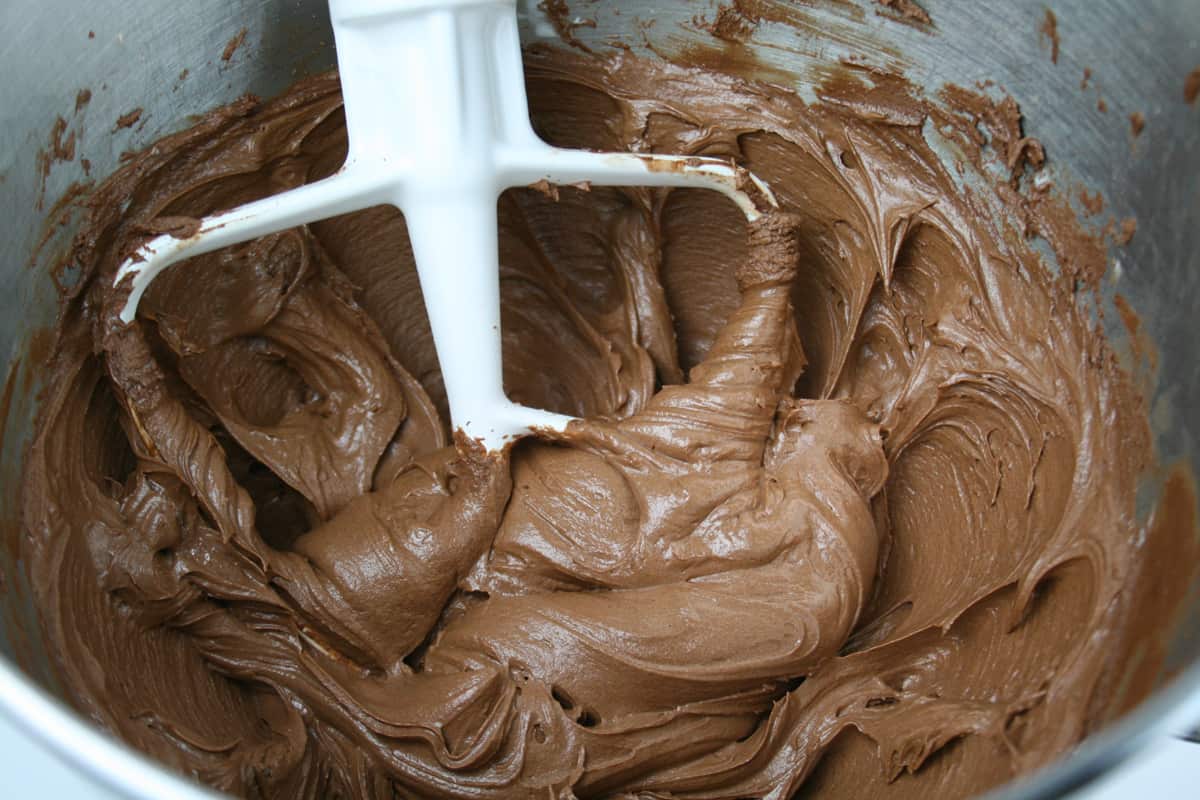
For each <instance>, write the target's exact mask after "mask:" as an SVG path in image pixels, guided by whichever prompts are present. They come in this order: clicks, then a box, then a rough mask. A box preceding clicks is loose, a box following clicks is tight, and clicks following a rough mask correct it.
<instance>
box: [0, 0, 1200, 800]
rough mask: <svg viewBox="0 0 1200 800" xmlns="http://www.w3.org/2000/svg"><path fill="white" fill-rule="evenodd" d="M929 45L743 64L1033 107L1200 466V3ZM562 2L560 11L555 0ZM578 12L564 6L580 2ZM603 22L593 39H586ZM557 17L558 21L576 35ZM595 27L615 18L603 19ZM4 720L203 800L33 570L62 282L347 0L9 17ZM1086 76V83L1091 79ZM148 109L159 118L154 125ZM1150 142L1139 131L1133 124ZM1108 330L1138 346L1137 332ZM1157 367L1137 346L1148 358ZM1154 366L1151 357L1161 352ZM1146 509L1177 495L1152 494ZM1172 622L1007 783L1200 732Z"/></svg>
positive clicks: (302, 64)
mask: <svg viewBox="0 0 1200 800" xmlns="http://www.w3.org/2000/svg"><path fill="white" fill-rule="evenodd" d="M922 4H923V6H924V7H925V8H926V9H927V10H928V11H929V13H930V15H931V16H932V18H933V21H934V27H933V28H932V29H930V28H929V27H927V26H923V25H920V24H913V23H906V22H903V21H900V20H899V19H898V18H897V16H896V15H895V13H894V12H889V11H885V10H883V9H882V8H881V7H880V6H878V5H875V4H873V3H871V2H869V1H868V0H860V1H859V2H846V1H845V0H842V1H841V2H834V0H828V1H827V2H809V3H795V4H793V5H794V6H795V8H793V9H792V11H793V13H792V16H793V17H794V18H795V19H794V20H793V24H788V25H782V24H780V25H772V24H766V25H763V26H762V27H761V28H760V29H759V30H758V31H757V32H756V35H755V38H754V40H753V42H752V43H751V44H750V45H748V46H746V47H744V48H740V49H739V50H738V57H737V62H738V63H737V64H734V66H736V67H738V68H739V69H743V70H748V71H750V72H755V71H757V72H759V73H761V74H763V75H764V76H767V77H769V78H770V79H772V80H774V81H781V80H783V81H787V82H790V83H792V84H793V85H794V86H795V87H796V88H797V89H798V90H799V91H800V92H801V93H802V94H805V93H807V91H808V89H807V87H808V86H810V85H811V83H812V82H813V80H815V79H816V78H818V77H819V76H820V75H821V74H822V72H821V70H822V67H823V66H826V65H828V64H829V63H831V62H834V61H837V60H838V59H840V58H843V57H855V58H861V59H863V60H865V61H866V63H871V64H878V65H880V66H884V67H887V68H889V69H896V68H899V69H902V70H903V71H904V73H905V74H906V75H907V77H908V78H909V79H910V80H912V81H913V82H914V83H916V84H918V85H920V86H923V87H925V88H926V89H928V90H936V89H937V88H938V87H940V86H941V85H942V84H943V83H945V82H948V81H949V82H954V83H957V84H961V85H973V84H975V83H976V82H979V81H984V80H988V79H990V80H992V81H994V82H995V83H996V84H997V85H998V86H1000V87H1003V90H1004V91H1006V92H1007V93H1009V94H1011V95H1012V96H1013V97H1014V98H1016V100H1017V101H1018V102H1019V103H1020V105H1021V107H1022V110H1023V111H1024V113H1025V117H1026V126H1027V133H1029V134H1031V135H1034V136H1037V137H1038V138H1039V139H1041V140H1042V142H1044V144H1045V145H1046V149H1047V151H1048V152H1049V154H1050V158H1051V172H1050V174H1051V175H1052V176H1053V179H1054V181H1055V184H1056V186H1058V187H1059V188H1070V187H1077V186H1085V187H1088V188H1089V189H1091V190H1099V191H1100V192H1102V193H1103V195H1104V197H1105V198H1107V200H1108V201H1109V204H1110V207H1109V211H1110V212H1111V214H1112V215H1113V216H1114V217H1116V218H1118V219H1120V218H1123V217H1126V216H1135V217H1136V218H1137V221H1138V228H1137V236H1136V238H1135V239H1134V240H1133V242H1132V244H1131V245H1130V246H1129V247H1128V248H1124V249H1122V250H1121V251H1120V254H1119V256H1118V255H1114V256H1113V257H1112V259H1113V260H1112V262H1111V263H1110V268H1109V271H1108V275H1107V276H1106V277H1105V279H1104V289H1103V293H1104V305H1105V306H1111V302H1112V297H1113V295H1115V294H1116V293H1117V292H1118V291H1119V292H1120V294H1121V295H1122V296H1123V297H1124V298H1126V299H1127V300H1128V302H1129V304H1130V305H1131V306H1132V308H1133V309H1135V310H1136V312H1137V314H1138V316H1139V317H1140V321H1141V323H1140V324H1141V331H1140V333H1139V336H1141V337H1143V340H1142V347H1143V348H1144V347H1145V346H1146V344H1145V343H1146V342H1149V343H1151V344H1150V346H1151V347H1152V348H1153V350H1154V351H1155V357H1156V363H1155V364H1154V366H1153V367H1152V368H1145V366H1144V365H1142V366H1138V365H1137V364H1133V363H1132V362H1131V366H1133V367H1134V368H1135V369H1138V370H1140V373H1139V374H1140V378H1141V379H1142V380H1143V381H1144V382H1145V383H1146V385H1147V386H1148V408H1149V409H1150V413H1151V421H1152V424H1153V429H1154V434H1155V445H1156V448H1157V456H1158V459H1159V460H1160V462H1161V463H1163V464H1172V463H1176V462H1184V463H1186V464H1189V465H1191V466H1192V467H1193V468H1194V467H1196V466H1200V410H1198V409H1200V359H1198V358H1197V356H1198V355H1200V353H1198V352H1197V345H1196V342H1197V339H1196V336H1195V329H1194V318H1195V311H1194V310H1195V309H1196V308H1197V307H1200V225H1198V224H1197V222H1198V220H1197V215H1198V212H1200V104H1192V105H1189V104H1188V103H1187V102H1185V99H1184V94H1185V91H1184V86H1185V80H1186V78H1187V76H1188V74H1189V72H1190V71H1191V70H1192V69H1194V68H1196V67H1197V66H1198V65H1200V3H1197V2H1194V0H1187V2H1181V1H1180V0H1146V1H1145V2H1127V1H1126V0H1051V2H1050V5H1051V6H1052V10H1053V12H1054V18H1055V21H1056V30H1055V31H1054V36H1051V35H1049V32H1048V31H1047V30H1045V28H1046V23H1047V21H1048V17H1047V8H1046V4H1045V2H1043V0H1023V1H1022V2H1015V1H1014V2H1010V3H1004V4H992V3H988V4H983V3H961V2H954V0H923V3H922ZM549 5H550V6H552V7H560V6H561V3H551V4H549ZM572 5H574V6H576V7H575V8H574V9H572V10H569V11H566V12H565V13H559V15H558V16H557V18H556V19H555V20H552V19H551V18H550V17H549V16H547V14H546V13H544V12H543V11H542V10H539V9H538V8H537V7H536V4H535V3H533V2H523V3H522V4H521V10H522V25H523V36H524V37H525V38H526V40H528V41H532V40H536V39H544V38H545V39H556V38H557V36H558V35H559V33H560V32H561V31H562V30H567V31H568V32H569V35H570V36H572V37H575V39H576V40H577V41H578V42H581V43H583V44H584V45H588V46H592V47H595V48H596V49H597V50H603V49H604V48H605V47H608V46H610V43H611V41H612V40H613V38H614V37H618V38H620V39H622V40H625V41H627V42H630V43H633V44H635V45H639V46H640V45H645V46H646V47H648V48H649V49H652V50H653V52H656V53H658V54H660V55H662V56H665V57H668V58H670V57H672V56H674V55H681V54H689V57H692V58H694V57H696V55H697V53H700V54H702V53H703V52H705V48H709V49H710V50H711V48H712V39H711V38H710V37H709V36H708V34H707V33H704V32H703V31H701V30H698V29H697V27H696V26H695V25H693V24H691V20H692V19H693V17H694V16H695V15H697V14H704V13H708V14H710V15H711V14H712V12H713V11H714V8H713V6H715V3H714V4H712V5H710V4H708V3H693V2H688V1H687V0H673V1H671V2H668V1H667V0H652V1H651V2H634V1H633V0H619V1H614V2H604V3H596V2H582V0H579V2H576V3H573V4H572ZM559 11H560V12H562V9H561V8H559ZM575 14H582V15H584V17H585V18H586V24H584V25H580V26H574V25H573V24H572V23H574V22H578V21H579V19H577V18H576V17H575ZM555 21H556V22H557V23H558V25H557V28H556V26H555V24H553V23H554V22H555ZM593 23H594V24H593ZM0 29H2V30H3V31H4V37H3V41H0V74H3V75H4V76H5V78H4V80H3V81H0V240H2V241H3V242H4V243H5V251H4V252H5V258H4V260H3V262H0V274H2V276H3V278H2V284H0V285H2V286H3V292H2V293H0V368H2V369H3V375H2V376H0V377H2V378H3V380H2V382H0V532H2V533H3V537H4V547H2V548H0V654H2V656H3V657H0V713H3V714H5V715H7V716H8V717H9V721H10V722H11V723H12V724H13V725H14V726H15V727H16V728H17V729H18V730H20V731H22V733H23V734H25V735H28V736H29V737H31V738H32V739H36V740H40V741H41V742H43V743H44V744H46V745H48V746H50V747H51V748H52V749H53V750H55V751H57V752H58V753H59V754H60V755H61V756H62V757H63V758H64V759H66V760H67V761H69V762H72V763H73V764H74V765H75V766H77V767H81V768H82V769H83V770H84V771H85V773H86V774H87V775H88V777H89V779H90V780H93V781H95V782H96V785H97V786H100V785H106V786H108V787H109V788H111V789H115V790H117V791H118V792H119V793H122V794H127V795H130V796H139V797H165V796H186V795H189V794H191V795H193V796H200V795H201V794H203V793H202V792H201V790H199V789H196V788H194V787H193V786H192V785H191V784H189V783H187V782H186V781H184V780H183V779H180V778H177V777H175V776H173V775H171V774H169V773H168V772H167V771H166V770H164V769H163V768H160V767H158V766H156V765H154V764H151V763H150V762H148V761H146V760H144V759H142V758H141V757H140V756H137V755H135V754H134V753H132V752H131V751H129V750H127V749H126V748H125V747H124V746H122V745H121V744H119V743H117V742H115V741H113V740H111V739H109V738H108V737H107V736H106V735H104V734H103V733H101V732H100V731H98V730H96V729H94V728H93V727H92V726H91V725H90V724H89V723H88V722H86V721H85V720H84V719H82V718H81V717H78V716H76V715H75V714H74V713H73V712H72V711H70V710H69V709H68V708H67V707H66V706H65V705H64V704H62V703H61V702H60V701H59V700H57V699H56V697H57V696H58V695H59V694H60V691H61V687H59V686H58V685H57V683H56V680H55V676H54V673H53V670H52V669H51V667H50V662H49V659H48V657H47V653H46V651H45V649H44V646H43V644H42V641H41V637H40V634H39V624H38V614H37V609H36V608H35V607H33V605H32V604H31V600H30V592H29V586H28V582H27V579H26V577H25V575H24V572H23V568H22V565H21V563H20V562H19V559H18V557H17V556H18V539H19V536H20V526H19V513H20V512H19V486H20V481H21V471H22V466H21V465H22V455H23V452H24V450H25V448H26V445H27V443H28V441H29V438H30V435H31V432H32V430H33V424H34V419H35V414H36V409H37V395H38V390H39V387H40V381H41V376H42V369H41V368H42V366H43V364H44V361H45V359H46V357H47V355H48V353H47V350H48V336H47V333H46V331H47V330H48V328H49V326H51V325H52V324H53V321H54V317H55V312H56V297H57V291H56V287H55V278H52V275H57V276H58V278H57V279H58V280H63V281H69V280H70V279H71V275H70V270H69V269H67V270H65V271H58V272H54V271H52V269H51V268H52V267H53V266H54V265H55V263H56V260H57V259H58V258H59V257H60V256H61V255H62V253H63V252H64V248H65V246H66V244H67V243H68V242H69V240H70V237H71V235H72V233H73V232H74V230H75V228H76V225H77V224H78V219H79V215H78V213H76V212H75V209H74V206H73V205H72V204H71V200H72V199H73V198H77V197H78V196H79V194H80V192H81V191H83V189H82V188H81V186H82V184H83V182H86V181H87V180H89V179H90V178H92V177H103V176H104V175H106V174H108V173H109V172H110V171H112V170H113V169H114V168H115V167H116V166H117V165H118V163H119V161H120V158H121V153H122V152H123V151H126V150H131V149H138V148H141V147H143V146H145V145H147V144H149V143H151V142H153V141H154V140H155V139H156V138H158V137H160V136H161V135H163V134H166V133H169V132H171V131H175V130H178V129H180V128H182V127H185V126H187V125H188V124H189V118H190V115H193V114H197V113H199V112H202V111H205V110H207V109H210V108H212V107H214V106H216V105H219V104H222V103H226V102H229V101H232V100H234V99H235V98H237V97H238V96H240V95H242V94H244V93H246V92H253V93H255V94H258V95H261V96H270V95H272V94H274V93H276V92H278V91H280V90H282V89H283V88H285V87H286V86H287V85H288V84H290V83H291V82H292V81H294V80H295V79H297V78H299V77H301V76H304V75H308V74H312V73H315V72H318V71H321V70H324V69H327V68H329V67H331V66H332V64H333V50H332V45H331V35H330V30H329V25H328V19H327V15H326V11H325V3H324V0H193V2H189V3H170V4H166V3H161V2H158V0H92V2H90V3H87V4H81V3H77V2H76V1H75V0H7V2H6V3H4V4H3V6H2V7H0ZM1085 70H1087V74H1088V75H1089V76H1090V77H1088V78H1087V80H1086V84H1087V85H1086V86H1085V87H1081V81H1082V80H1083V76H1084V74H1085ZM135 112H136V113H135ZM1135 112H1136V113H1140V114H1141V115H1143V117H1144V120H1145V129H1144V131H1143V132H1142V134H1141V135H1140V136H1135V135H1134V134H1133V133H1132V132H1131V129H1130V115H1132V114H1134V113H1135ZM1108 310H1109V312H1110V313H1108V314H1106V315H1104V319H1105V320H1108V322H1106V323H1105V324H1106V326H1107V327H1108V328H1109V329H1110V330H1109V332H1110V335H1111V336H1112V337H1113V339H1114V341H1116V342H1117V349H1118V350H1122V345H1121V340H1122V338H1123V337H1126V331H1125V329H1124V328H1123V327H1122V326H1121V325H1120V324H1119V323H1118V322H1116V320H1118V319H1119V315H1118V314H1116V313H1111V312H1112V311H1113V309H1112V308H1111V307H1109V308H1108ZM1125 349H1126V350H1128V351H1129V352H1134V350H1135V349H1134V348H1125ZM1143 352H1144V351H1143ZM1143 495H1144V500H1143V503H1142V511H1143V512H1145V511H1148V509H1149V508H1150V507H1151V506H1152V505H1153V502H1154V499H1155V497H1156V487H1155V482H1154V480H1153V478H1152V477H1151V478H1150V479H1148V480H1147V485H1146V489H1145V491H1144V492H1143ZM1192 589H1193V591H1192V592H1191V594H1190V595H1189V597H1190V598H1191V600H1190V606H1189V607H1187V608H1185V609H1184V613H1182V614H1181V616H1180V618H1179V621H1178V622H1177V623H1176V624H1175V626H1174V627H1173V628H1172V633H1171V636H1170V643H1171V646H1170V649H1169V654H1168V658H1167V663H1166V665H1165V668H1164V670H1163V672H1162V675H1161V677H1160V681H1159V687H1158V688H1157V690H1156V691H1155V693H1154V694H1153V695H1152V696H1150V697H1149V698H1148V699H1147V700H1145V701H1144V702H1143V703H1142V704H1141V705H1140V706H1139V707H1138V708H1136V709H1134V710H1133V711H1132V712H1131V713H1129V714H1127V715H1126V716H1125V717H1124V718H1122V719H1121V720H1119V721H1118V722H1116V723H1114V724H1113V725H1111V726H1110V727H1108V728H1107V729H1105V730H1103V731H1101V732H1100V733H1099V734H1097V735H1096V736H1093V737H1092V738H1090V739H1089V740H1087V741H1086V742H1085V743H1084V744H1083V745H1082V746H1081V747H1080V748H1079V749H1078V750H1077V751H1076V752H1075V753H1073V754H1072V755H1070V756H1069V757H1067V758H1065V759H1063V760H1062V761H1060V762H1059V763H1058V764H1057V765H1055V766H1053V767H1052V768H1050V769H1048V770H1045V771H1043V772H1042V773H1039V774H1037V775H1034V776H1031V777H1029V778H1027V779H1024V780H1022V781H1020V782H1018V783H1016V784H1014V785H1011V786H1007V787H1003V788H1002V789H1000V790H998V791H999V794H1000V795H1001V796H1014V797H1015V796H1020V797H1048V796H1057V795H1059V794H1061V793H1063V792H1065V791H1067V790H1069V789H1071V788H1074V787H1077V786H1079V785H1081V784H1084V783H1086V782H1088V781H1090V780H1092V779H1093V778H1095V777H1096V776H1097V775H1099V774H1101V773H1103V772H1105V771H1107V770H1109V769H1112V768H1113V767H1114V766H1115V765H1116V764H1118V763H1119V762H1120V761H1121V760H1122V759H1123V758H1124V757H1125V756H1127V755H1129V754H1130V753H1132V752H1134V751H1135V750H1137V749H1138V748H1139V747H1142V746H1144V745H1145V744H1146V743H1147V742H1148V741H1151V740H1152V738H1153V737H1154V736H1157V735H1161V734H1162V733H1163V732H1164V731H1165V730H1167V729H1168V728H1171V727H1172V726H1175V727H1177V726H1179V725H1181V724H1183V723H1184V722H1186V721H1188V720H1192V721H1194V720H1196V719H1200V636H1198V635H1197V633H1196V631H1197V630H1198V625H1197V622H1198V621H1200V591H1197V589H1200V584H1193V587H1192Z"/></svg>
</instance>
